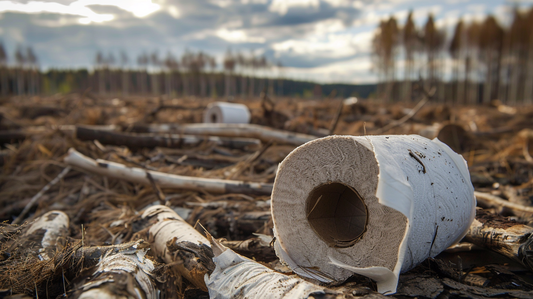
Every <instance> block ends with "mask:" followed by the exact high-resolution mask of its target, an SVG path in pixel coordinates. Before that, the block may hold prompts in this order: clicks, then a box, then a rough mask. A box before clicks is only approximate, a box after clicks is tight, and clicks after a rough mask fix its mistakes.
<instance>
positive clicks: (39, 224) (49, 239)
mask: <svg viewBox="0 0 533 299" xmlns="http://www.w3.org/2000/svg"><path fill="white" fill-rule="evenodd" d="M68 227H69V218H68V216H67V214H65V213H63V212H61V211H50V212H48V213H46V214H44V215H42V216H41V217H39V218H37V219H36V220H35V222H33V223H32V225H31V226H30V228H29V229H28V231H27V232H26V234H25V236H26V237H28V238H29V239H31V240H32V242H35V241H36V240H38V241H36V244H37V246H36V247H35V254H37V255H38V257H39V259H41V260H50V259H52V258H53V257H54V256H55V255H56V253H57V251H58V250H61V249H62V248H63V246H64V245H65V238H66V237H67V236H68Z"/></svg>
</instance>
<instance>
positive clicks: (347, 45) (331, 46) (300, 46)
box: [272, 32, 373, 59]
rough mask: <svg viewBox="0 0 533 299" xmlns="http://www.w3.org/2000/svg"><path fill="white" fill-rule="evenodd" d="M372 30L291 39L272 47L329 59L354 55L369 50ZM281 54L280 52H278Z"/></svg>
mask: <svg viewBox="0 0 533 299" xmlns="http://www.w3.org/2000/svg"><path fill="white" fill-rule="evenodd" d="M372 34H373V33H372V32H362V33H359V34H352V33H337V34H329V35H327V36H325V37H320V38H319V37H316V36H315V37H312V38H306V39H301V40H295V39H290V40H286V41H283V42H279V43H275V44H273V45H272V48H273V49H274V50H275V51H277V52H282V53H285V54H287V53H288V54H290V55H298V56H302V55H306V56H311V57H313V56H316V57H323V58H324V57H325V58H329V59H334V58H342V57H348V56H352V55H354V54H356V53H358V52H367V51H368V49H369V47H370V41H371V39H372ZM277 55H278V56H279V55H280V53H277Z"/></svg>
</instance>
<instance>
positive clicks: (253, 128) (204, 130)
mask: <svg viewBox="0 0 533 299" xmlns="http://www.w3.org/2000/svg"><path fill="white" fill-rule="evenodd" d="M132 131H137V132H148V133H168V132H172V133H179V134H186V135H204V136H219V137H245V138H256V139H259V140H261V141H262V142H275V143H278V144H290V145H302V144H304V143H306V142H308V141H311V140H314V139H316V138H317V137H315V136H312V135H306V134H301V133H294V132H289V131H282V130H276V129H272V128H269V127H264V126H260V125H254V124H187V125H173V124H164V125H148V126H137V127H133V128H132Z"/></svg>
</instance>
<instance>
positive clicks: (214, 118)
mask: <svg viewBox="0 0 533 299" xmlns="http://www.w3.org/2000/svg"><path fill="white" fill-rule="evenodd" d="M211 122H212V123H217V115H216V114H214V113H213V114H211Z"/></svg>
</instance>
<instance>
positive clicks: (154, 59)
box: [150, 51, 161, 95]
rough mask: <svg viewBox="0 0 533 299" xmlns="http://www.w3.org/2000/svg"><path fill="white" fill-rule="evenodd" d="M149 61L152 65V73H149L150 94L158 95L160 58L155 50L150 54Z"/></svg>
mask: <svg viewBox="0 0 533 299" xmlns="http://www.w3.org/2000/svg"><path fill="white" fill-rule="evenodd" d="M150 63H151V64H152V67H153V70H152V73H151V74H150V78H151V80H150V82H151V88H152V94H154V95H159V94H160V91H159V73H160V72H161V60H160V59H159V53H157V51H154V52H153V53H152V54H151V55H150Z"/></svg>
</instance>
